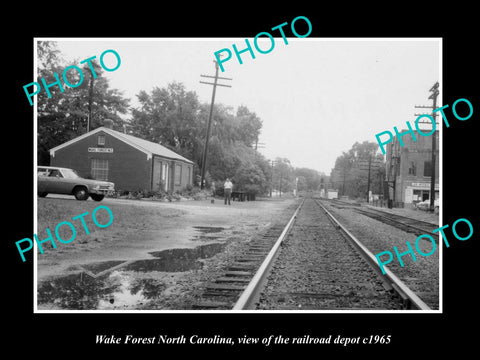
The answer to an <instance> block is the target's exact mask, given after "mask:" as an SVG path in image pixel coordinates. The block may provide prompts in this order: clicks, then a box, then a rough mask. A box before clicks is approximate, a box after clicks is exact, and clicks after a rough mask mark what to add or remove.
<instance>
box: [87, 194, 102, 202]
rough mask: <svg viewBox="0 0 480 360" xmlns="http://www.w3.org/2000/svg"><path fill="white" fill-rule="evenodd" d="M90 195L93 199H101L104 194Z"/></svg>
mask: <svg viewBox="0 0 480 360" xmlns="http://www.w3.org/2000/svg"><path fill="white" fill-rule="evenodd" d="M90 197H91V198H92V199H93V200H95V201H102V200H103V198H104V197H105V195H103V194H90Z"/></svg>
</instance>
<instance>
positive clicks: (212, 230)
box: [194, 226, 225, 234]
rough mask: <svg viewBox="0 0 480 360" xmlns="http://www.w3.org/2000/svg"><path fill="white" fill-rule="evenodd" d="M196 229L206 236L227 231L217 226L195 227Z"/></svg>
mask: <svg viewBox="0 0 480 360" xmlns="http://www.w3.org/2000/svg"><path fill="white" fill-rule="evenodd" d="M194 229H197V231H200V232H202V233H204V234H209V233H218V232H221V231H223V230H225V228H223V227H216V226H194Z"/></svg>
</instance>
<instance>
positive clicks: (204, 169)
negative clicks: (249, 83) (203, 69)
mask: <svg viewBox="0 0 480 360" xmlns="http://www.w3.org/2000/svg"><path fill="white" fill-rule="evenodd" d="M213 62H214V63H215V76H210V75H200V76H201V77H206V78H212V79H214V81H213V83H210V82H205V81H200V83H202V84H208V85H213V91H212V102H211V104H210V113H209V115H208V124H207V134H206V137H205V146H204V148H203V159H202V178H201V180H200V188H201V189H203V188H204V186H205V171H206V168H207V153H208V141H209V138H210V129H211V127H212V113H213V104H214V103H215V92H216V90H217V86H224V87H231V85H224V84H219V83H218V82H217V81H218V79H222V80H233V79H231V78H226V77H221V76H218V62H217V61H215V60H214V61H213Z"/></svg>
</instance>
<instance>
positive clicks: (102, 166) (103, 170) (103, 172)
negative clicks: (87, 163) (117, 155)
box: [92, 159, 108, 181]
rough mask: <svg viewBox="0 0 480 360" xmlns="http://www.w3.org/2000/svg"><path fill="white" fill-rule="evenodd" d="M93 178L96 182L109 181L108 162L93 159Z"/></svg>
mask: <svg viewBox="0 0 480 360" xmlns="http://www.w3.org/2000/svg"><path fill="white" fill-rule="evenodd" d="M92 177H93V178H94V179H95V180H104V181H107V180H108V160H106V159H92Z"/></svg>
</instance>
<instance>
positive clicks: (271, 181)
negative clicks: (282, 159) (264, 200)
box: [270, 160, 277, 197]
mask: <svg viewBox="0 0 480 360" xmlns="http://www.w3.org/2000/svg"><path fill="white" fill-rule="evenodd" d="M276 163H277V162H276V161H275V160H272V171H271V172H270V197H272V189H273V166H274V165H275V164H276Z"/></svg>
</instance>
